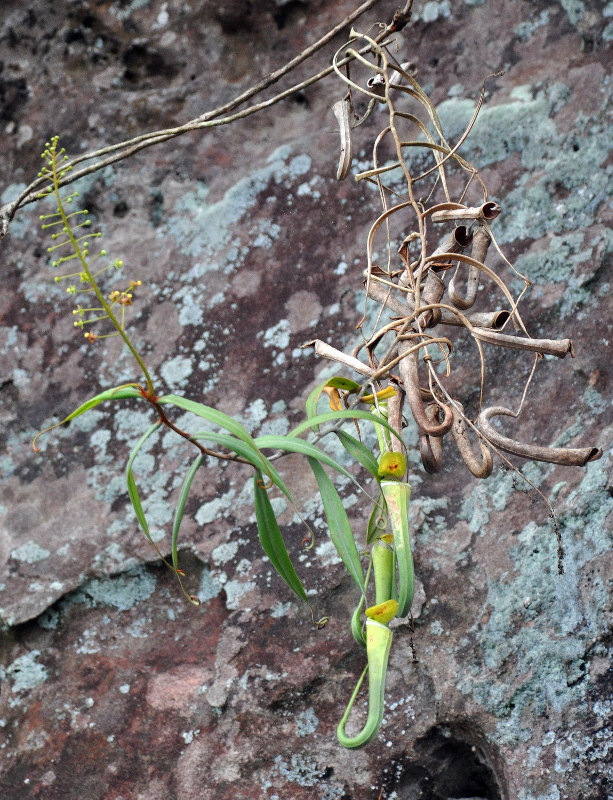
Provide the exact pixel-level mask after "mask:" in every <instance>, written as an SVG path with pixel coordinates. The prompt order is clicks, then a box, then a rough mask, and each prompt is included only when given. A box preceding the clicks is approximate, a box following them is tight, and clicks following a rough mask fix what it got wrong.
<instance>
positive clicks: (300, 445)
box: [254, 434, 355, 483]
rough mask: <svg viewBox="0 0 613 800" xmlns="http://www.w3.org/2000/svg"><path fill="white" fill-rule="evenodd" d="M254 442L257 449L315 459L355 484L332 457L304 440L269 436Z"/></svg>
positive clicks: (350, 475) (348, 473) (260, 437)
mask: <svg viewBox="0 0 613 800" xmlns="http://www.w3.org/2000/svg"><path fill="white" fill-rule="evenodd" d="M254 441H255V443H256V445H257V446H258V447H262V448H270V449H271V450H285V451H287V452H290V453H300V454H301V455H303V456H307V457H310V458H315V459H317V461H321V462H322V464H327V465H328V466H329V467H332V469H335V470H336V471H337V472H340V473H341V474H342V475H345V476H346V477H348V478H350V479H351V480H352V481H353V482H354V483H355V478H354V477H353V475H352V474H351V473H350V472H348V471H347V470H346V469H345V467H343V466H341V465H340V464H339V463H338V462H337V461H335V460H334V459H333V458H332V456H329V455H328V454H327V453H325V452H324V451H323V450H321V449H320V448H319V447H317V446H316V445H314V444H311V443H310V442H305V441H304V439H295V438H293V437H290V436H275V435H272V434H271V435H269V436H258V438H257V439H255V440H254Z"/></svg>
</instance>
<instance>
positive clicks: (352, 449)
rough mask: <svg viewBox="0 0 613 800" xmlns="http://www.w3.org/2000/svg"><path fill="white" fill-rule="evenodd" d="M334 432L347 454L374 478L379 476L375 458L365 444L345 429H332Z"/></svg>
mask: <svg viewBox="0 0 613 800" xmlns="http://www.w3.org/2000/svg"><path fill="white" fill-rule="evenodd" d="M334 433H335V434H336V435H337V436H338V438H339V440H340V443H341V444H342V445H343V447H344V448H345V450H346V451H347V452H348V453H349V455H350V456H351V457H352V458H354V459H355V460H356V461H357V462H358V463H360V464H361V465H362V466H363V467H365V468H366V469H367V470H368V471H369V472H370V474H371V475H372V476H373V477H374V478H377V480H378V478H379V473H378V469H379V464H378V462H377V459H376V458H375V457H374V455H373V454H372V453H371V451H370V450H369V449H368V447H366V445H365V444H362V442H360V441H359V439H356V438H355V436H351V435H350V434H349V433H346V432H345V431H340V430H339V431H334Z"/></svg>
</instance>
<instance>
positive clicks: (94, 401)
mask: <svg viewBox="0 0 613 800" xmlns="http://www.w3.org/2000/svg"><path fill="white" fill-rule="evenodd" d="M132 397H142V395H141V393H140V392H139V391H138V389H136V388H134V387H132V386H124V387H122V386H116V387H115V388H114V389H107V390H106V392H102V393H101V394H97V395H96V396H95V397H91V398H90V399H89V400H88V401H87V402H86V403H83V405H82V406H79V407H78V408H77V409H76V410H75V411H73V412H72V414H69V415H68V416H67V417H66V419H64V420H63V421H62V422H61V423H60V424H62V425H63V424H64V422H70V420H72V419H75V417H80V416H81V414H85V412H86V411H89V410H90V408H94V406H97V405H98V404H99V403H103V402H104V401H105V400H128V399H129V398H132Z"/></svg>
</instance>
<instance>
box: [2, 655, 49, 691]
mask: <svg viewBox="0 0 613 800" xmlns="http://www.w3.org/2000/svg"><path fill="white" fill-rule="evenodd" d="M39 656H40V650H31V651H30V652H29V653H26V655H24V656H19V658H16V659H15V660H14V661H13V662H12V663H11V664H9V665H8V667H7V668H6V674H7V676H8V677H9V678H10V679H11V680H12V681H13V685H12V687H11V689H12V691H13V693H14V694H15V693H17V692H30V691H32V689H36V687H37V686H40V685H41V684H42V683H44V682H45V681H46V680H47V678H48V677H49V673H48V671H47V668H46V667H45V666H44V665H43V664H39V663H38V661H37V659H38V657H39Z"/></svg>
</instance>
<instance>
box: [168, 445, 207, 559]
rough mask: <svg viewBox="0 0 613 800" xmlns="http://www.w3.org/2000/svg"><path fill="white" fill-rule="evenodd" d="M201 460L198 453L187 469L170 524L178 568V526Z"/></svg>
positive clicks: (174, 555)
mask: <svg viewBox="0 0 613 800" xmlns="http://www.w3.org/2000/svg"><path fill="white" fill-rule="evenodd" d="M203 461H204V455H199V456H198V458H197V459H196V460H195V461H194V463H193V464H192V465H191V467H190V468H189V471H188V473H187V475H186V476H185V480H184V481H183V486H182V487H181V494H180V495H179V500H178V502H177V508H176V509H175V518H174V522H173V525H172V563H173V564H174V566H175V569H176V568H178V566H179V554H178V541H179V528H180V527H181V520H182V519H183V513H184V512H185V504H186V503H187V498H188V496H189V490H190V489H191V488H192V482H193V480H194V477H195V475H196V473H197V472H198V468H199V467H200V465H201V464H202V462H203Z"/></svg>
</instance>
